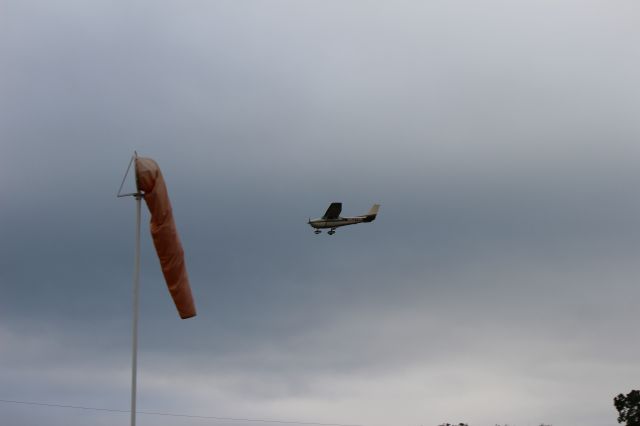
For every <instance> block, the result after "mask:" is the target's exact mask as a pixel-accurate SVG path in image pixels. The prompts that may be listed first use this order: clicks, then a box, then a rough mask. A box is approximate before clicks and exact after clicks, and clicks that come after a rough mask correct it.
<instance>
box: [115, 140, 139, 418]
mask: <svg viewBox="0 0 640 426" xmlns="http://www.w3.org/2000/svg"><path fill="white" fill-rule="evenodd" d="M137 157H138V153H137V152H135V151H134V156H133V157H131V161H129V167H127V171H126V173H125V175H124V178H122V184H121V185H120V189H119V190H118V195H117V196H118V198H120V197H130V196H133V197H135V199H136V235H135V240H136V242H135V253H134V267H133V315H132V317H133V318H132V323H131V426H136V391H137V373H138V316H139V315H138V314H139V311H140V308H139V305H140V303H139V300H140V216H141V212H140V209H141V207H140V205H141V202H142V197H143V194H142V192H140V190H139V189H138V185H137V183H136V192H134V193H131V194H122V193H121V192H122V187H123V186H124V182H125V180H126V178H127V175H128V174H129V170H130V169H131V164H132V163H133V162H134V160H135V159H136V158H137ZM134 169H135V165H134ZM134 173H135V172H134Z"/></svg>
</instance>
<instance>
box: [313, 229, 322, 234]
mask: <svg viewBox="0 0 640 426" xmlns="http://www.w3.org/2000/svg"><path fill="white" fill-rule="evenodd" d="M321 232H322V231H321V230H319V229H316V230H315V231H313V233H314V234H316V235H318V234H319V233H321Z"/></svg>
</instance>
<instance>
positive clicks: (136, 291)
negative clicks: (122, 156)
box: [131, 193, 142, 426]
mask: <svg viewBox="0 0 640 426" xmlns="http://www.w3.org/2000/svg"><path fill="white" fill-rule="evenodd" d="M135 198H136V253H135V261H134V263H135V266H134V271H133V324H132V332H131V340H132V345H131V347H132V349H131V426H136V376H137V372H138V371H137V370H138V311H139V308H138V305H139V303H138V299H139V297H140V203H141V199H142V194H140V193H137V194H136V195H135Z"/></svg>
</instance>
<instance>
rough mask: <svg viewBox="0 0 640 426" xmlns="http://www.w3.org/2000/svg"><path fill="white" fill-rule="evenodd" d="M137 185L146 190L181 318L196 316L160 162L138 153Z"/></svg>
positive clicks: (155, 241)
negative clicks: (139, 155)
mask: <svg viewBox="0 0 640 426" xmlns="http://www.w3.org/2000/svg"><path fill="white" fill-rule="evenodd" d="M136 185H137V187H138V190H139V191H143V192H144V201H145V202H146V203H147V207H148V208H149V212H150V213H151V237H152V238H153V244H154V245H155V247H156V252H158V257H159V258H160V266H161V267H162V273H163V274H164V279H165V281H166V282H167V287H168V288H169V292H170V293H171V297H172V298H173V301H174V303H175V304H176V308H177V309H178V313H179V314H180V318H182V319H185V318H191V317H194V316H196V307H195V304H194V303H193V297H192V296H191V287H190V286H189V276H188V275H187V267H186V265H185V262H184V251H183V250H182V244H181V243H180V237H179V236H178V231H177V230H176V224H175V222H174V220H173V211H172V209H171V202H170V201H169V194H168V193H167V186H166V185H165V183H164V178H163V177H162V172H161V171H160V167H158V164H157V163H156V162H155V161H153V160H152V159H151V158H142V157H136Z"/></svg>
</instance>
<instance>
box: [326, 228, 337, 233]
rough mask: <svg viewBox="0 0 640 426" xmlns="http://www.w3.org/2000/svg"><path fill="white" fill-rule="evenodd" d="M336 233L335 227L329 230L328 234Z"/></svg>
mask: <svg viewBox="0 0 640 426" xmlns="http://www.w3.org/2000/svg"><path fill="white" fill-rule="evenodd" d="M335 233H336V230H335V228H332V229H331V231H329V232H327V234H329V235H333V234H335Z"/></svg>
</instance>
